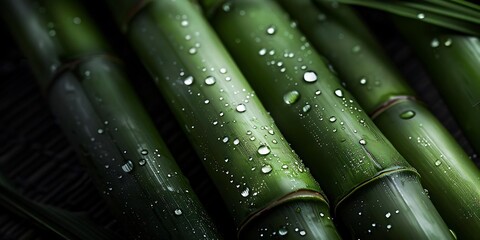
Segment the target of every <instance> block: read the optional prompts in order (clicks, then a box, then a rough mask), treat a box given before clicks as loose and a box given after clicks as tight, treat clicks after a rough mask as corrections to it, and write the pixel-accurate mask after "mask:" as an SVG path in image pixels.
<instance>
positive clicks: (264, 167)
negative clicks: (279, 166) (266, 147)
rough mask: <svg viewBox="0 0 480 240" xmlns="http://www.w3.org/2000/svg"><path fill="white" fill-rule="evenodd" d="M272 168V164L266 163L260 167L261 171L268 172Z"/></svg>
mask: <svg viewBox="0 0 480 240" xmlns="http://www.w3.org/2000/svg"><path fill="white" fill-rule="evenodd" d="M272 169H273V168H272V166H271V165H268V164H267V165H265V166H263V167H262V173H270V172H272Z"/></svg>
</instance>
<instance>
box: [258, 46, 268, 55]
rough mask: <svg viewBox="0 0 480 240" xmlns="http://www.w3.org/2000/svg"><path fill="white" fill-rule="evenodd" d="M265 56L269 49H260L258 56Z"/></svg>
mask: <svg viewBox="0 0 480 240" xmlns="http://www.w3.org/2000/svg"><path fill="white" fill-rule="evenodd" d="M265 54H267V49H265V48H262V49H260V51H258V55H260V56H264V55H265Z"/></svg>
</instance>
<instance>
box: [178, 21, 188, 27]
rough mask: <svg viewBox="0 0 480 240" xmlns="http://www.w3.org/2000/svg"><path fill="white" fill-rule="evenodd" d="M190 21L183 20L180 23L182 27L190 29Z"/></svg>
mask: <svg viewBox="0 0 480 240" xmlns="http://www.w3.org/2000/svg"><path fill="white" fill-rule="evenodd" d="M188 24H189V23H188V21H187V20H183V21H181V22H180V25H182V27H188Z"/></svg>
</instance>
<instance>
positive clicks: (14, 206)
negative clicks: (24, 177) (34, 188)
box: [0, 175, 123, 240]
mask: <svg viewBox="0 0 480 240" xmlns="http://www.w3.org/2000/svg"><path fill="white" fill-rule="evenodd" d="M0 205H2V206H3V207H5V208H6V209H7V210H9V211H12V212H13V213H16V214H18V215H19V216H20V217H24V218H26V219H28V220H30V221H32V222H34V223H36V224H37V225H39V226H40V227H43V228H46V229H49V230H51V231H52V232H54V233H55V234H57V235H58V236H60V237H63V238H65V239H84V240H87V239H91V240H108V239H112V240H113V239H123V238H122V237H120V236H118V235H116V234H114V233H113V232H111V231H109V230H107V229H103V228H101V227H100V226H97V225H95V224H94V223H92V222H91V221H90V220H89V219H87V218H86V217H84V216H82V215H80V214H78V213H72V212H68V211H66V210H63V209H59V208H55V207H51V206H47V205H44V204H40V203H37V202H34V201H32V200H29V199H27V198H25V197H23V196H22V195H21V194H19V193H18V192H17V191H15V190H14V188H13V187H12V186H11V185H10V183H9V182H7V180H6V179H5V178H4V177H3V176H2V175H0Z"/></svg>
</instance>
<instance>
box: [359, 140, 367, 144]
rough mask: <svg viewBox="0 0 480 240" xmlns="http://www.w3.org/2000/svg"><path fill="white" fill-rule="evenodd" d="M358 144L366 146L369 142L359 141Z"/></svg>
mask: <svg viewBox="0 0 480 240" xmlns="http://www.w3.org/2000/svg"><path fill="white" fill-rule="evenodd" d="M358 143H360V144H361V145H366V144H367V141H365V140H364V139H360V141H358Z"/></svg>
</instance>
